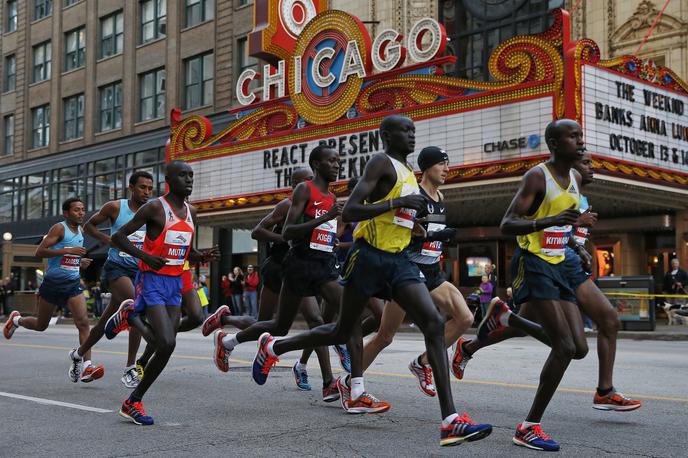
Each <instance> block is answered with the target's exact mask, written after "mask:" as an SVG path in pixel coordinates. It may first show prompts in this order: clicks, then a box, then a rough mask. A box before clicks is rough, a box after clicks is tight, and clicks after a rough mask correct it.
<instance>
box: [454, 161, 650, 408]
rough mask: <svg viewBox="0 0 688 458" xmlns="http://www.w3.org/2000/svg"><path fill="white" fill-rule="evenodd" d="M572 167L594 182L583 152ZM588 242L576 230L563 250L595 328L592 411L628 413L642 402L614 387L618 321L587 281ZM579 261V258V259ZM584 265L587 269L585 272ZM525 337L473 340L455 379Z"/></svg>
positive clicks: (515, 333)
mask: <svg viewBox="0 0 688 458" xmlns="http://www.w3.org/2000/svg"><path fill="white" fill-rule="evenodd" d="M574 168H575V169H576V170H577V171H578V172H579V173H580V174H581V177H582V180H583V181H582V186H586V185H588V184H590V183H592V181H593V169H592V159H591V158H590V155H589V154H588V153H585V154H584V156H583V158H582V159H579V160H577V161H576V163H575V164H574ZM591 209H592V207H590V206H589V204H588V200H587V198H586V197H585V196H581V205H580V209H579V210H580V211H581V213H585V212H586V211H587V212H590V211H591ZM587 239H588V228H587V227H583V226H580V227H577V228H576V229H575V231H574V233H573V237H572V238H570V239H569V242H568V243H569V245H568V246H567V247H566V259H565V260H564V263H563V267H564V269H565V270H566V277H567V278H568V279H569V281H570V283H571V287H572V289H573V290H574V291H575V293H576V300H577V302H578V306H579V307H580V308H581V310H582V312H583V313H585V314H586V315H588V316H589V317H590V319H591V320H592V321H593V322H594V323H595V324H596V325H597V357H598V360H599V378H598V384H597V389H596V392H595V396H594V397H593V408H595V409H598V410H612V411H631V410H636V409H638V408H640V407H641V405H642V403H641V402H640V401H638V400H634V399H630V398H628V397H626V396H624V395H623V394H622V393H620V392H618V391H616V389H615V388H614V384H613V382H612V380H613V374H614V358H615V355H616V337H617V334H618V331H619V318H618V314H617V312H616V310H615V309H614V307H613V306H612V305H611V303H610V302H609V299H607V297H606V296H605V295H604V294H602V292H601V291H600V289H599V288H598V287H597V285H596V284H595V283H594V282H593V281H592V280H591V279H590V273H589V271H590V268H591V267H592V266H591V265H590V264H591V261H592V259H591V258H590V255H589V254H588V252H587V251H586V250H585V243H586V241H587ZM581 258H582V259H581ZM584 266H585V267H586V269H585V270H584ZM529 310H531V309H530V308H529V307H526V308H525V309H524V310H523V316H525V317H527V318H531V319H533V318H536V317H534V316H531V315H532V314H529V312H528V311H529ZM540 333H541V336H540V337H538V339H539V340H541V341H545V343H547V344H548V345H549V340H547V336H546V335H545V333H544V331H543V330H542V328H540ZM524 335H526V333H523V332H521V331H519V330H517V329H515V328H509V330H507V331H504V332H499V333H491V334H490V336H489V338H488V339H486V340H483V341H480V340H472V341H469V342H466V343H464V344H463V345H460V346H458V347H457V351H456V353H455V357H454V362H455V365H456V366H457V367H458V375H457V378H459V379H461V378H463V372H464V369H465V367H466V365H467V363H468V361H470V359H471V358H472V356H473V354H475V352H476V351H478V350H479V349H481V348H484V347H486V346H489V345H492V344H494V343H497V342H501V341H503V340H506V339H509V338H511V337H522V336H524Z"/></svg>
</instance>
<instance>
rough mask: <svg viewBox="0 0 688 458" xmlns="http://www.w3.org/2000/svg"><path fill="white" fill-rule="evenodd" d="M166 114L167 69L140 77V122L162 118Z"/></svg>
mask: <svg viewBox="0 0 688 458" xmlns="http://www.w3.org/2000/svg"><path fill="white" fill-rule="evenodd" d="M164 114H165V69H162V68H161V69H158V70H153V71H152V72H148V73H143V74H142V75H141V76H139V121H147V120H149V119H155V118H160V117H162V116H164Z"/></svg>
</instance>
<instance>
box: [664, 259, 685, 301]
mask: <svg viewBox="0 0 688 458" xmlns="http://www.w3.org/2000/svg"><path fill="white" fill-rule="evenodd" d="M687 285H688V274H687V273H686V271H685V270H683V269H681V267H680V266H679V262H678V259H676V258H674V259H672V260H671V270H670V271H669V272H667V273H666V274H665V275H664V293H665V294H686V286H687ZM670 302H672V303H676V302H679V301H676V300H672V301H670ZM680 302H685V300H681V301H680Z"/></svg>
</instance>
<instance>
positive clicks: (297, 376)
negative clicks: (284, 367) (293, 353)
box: [291, 362, 311, 391]
mask: <svg viewBox="0 0 688 458" xmlns="http://www.w3.org/2000/svg"><path fill="white" fill-rule="evenodd" d="M291 371H292V372H293V373H294V381H295V382H296V387H297V388H298V389H299V390H301V391H310V390H311V385H310V383H308V372H307V371H306V369H301V365H300V364H299V363H298V362H296V363H295V364H294V367H292V368H291Z"/></svg>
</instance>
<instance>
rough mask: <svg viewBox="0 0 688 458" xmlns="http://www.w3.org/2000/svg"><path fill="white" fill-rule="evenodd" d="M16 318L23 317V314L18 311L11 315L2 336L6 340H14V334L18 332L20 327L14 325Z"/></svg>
mask: <svg viewBox="0 0 688 458" xmlns="http://www.w3.org/2000/svg"><path fill="white" fill-rule="evenodd" d="M15 317H21V314H20V313H19V312H17V311H16V310H13V311H12V313H10V314H9V316H8V317H7V321H6V322H5V326H3V328H2V335H4V336H5V339H7V340H9V339H11V338H12V334H14V331H16V330H17V328H18V327H19V326H17V325H15V324H14V318H15Z"/></svg>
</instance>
